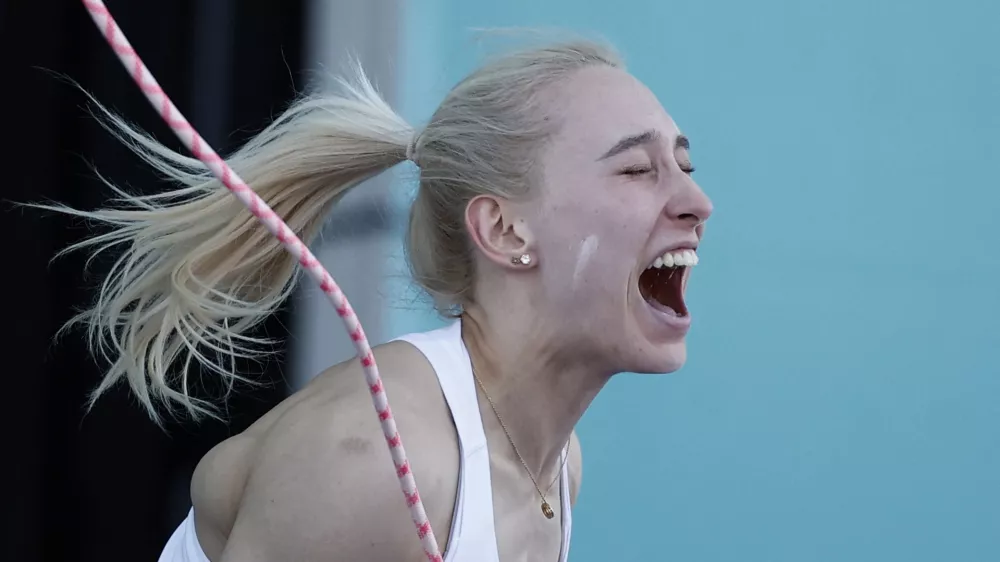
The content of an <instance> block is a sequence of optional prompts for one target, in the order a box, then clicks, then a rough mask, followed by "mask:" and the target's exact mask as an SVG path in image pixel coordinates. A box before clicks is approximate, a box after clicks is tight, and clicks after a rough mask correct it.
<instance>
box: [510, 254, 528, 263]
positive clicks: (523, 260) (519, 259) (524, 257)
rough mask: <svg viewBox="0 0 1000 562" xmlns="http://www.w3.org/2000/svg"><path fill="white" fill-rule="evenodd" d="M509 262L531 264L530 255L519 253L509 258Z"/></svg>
mask: <svg viewBox="0 0 1000 562" xmlns="http://www.w3.org/2000/svg"><path fill="white" fill-rule="evenodd" d="M510 263H512V264H514V265H531V255H529V254H521V255H520V256H518V257H516V258H511V260H510Z"/></svg>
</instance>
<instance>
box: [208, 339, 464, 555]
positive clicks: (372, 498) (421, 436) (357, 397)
mask: <svg viewBox="0 0 1000 562" xmlns="http://www.w3.org/2000/svg"><path fill="white" fill-rule="evenodd" d="M378 359H379V362H380V367H381V370H382V371H383V381H385V384H386V391H387V392H388V393H389V394H390V397H391V400H392V405H393V415H394V417H395V418H396V421H397V425H398V426H399V430H400V433H401V434H402V435H403V438H404V445H405V446H406V452H407V455H408V456H409V459H410V461H411V464H412V467H413V474H414V476H415V478H416V479H417V484H418V487H419V489H420V496H421V499H422V500H423V502H424V507H425V509H426V511H427V513H428V516H429V518H430V521H431V525H432V526H433V528H434V530H435V533H436V534H437V535H438V537H437V538H438V541H439V542H440V541H443V539H444V538H446V537H447V531H448V526H449V525H450V522H451V516H452V508H453V506H454V497H455V496H454V495H455V491H456V484H457V469H458V448H457V444H455V443H454V442H452V441H450V440H449V436H448V435H447V433H446V431H447V427H444V428H442V427H441V423H442V420H444V423H447V424H450V423H451V422H450V417H448V412H447V408H446V407H445V406H443V404H442V408H443V409H444V411H443V413H437V412H436V411H437V409H436V408H433V407H431V408H430V409H429V410H428V409H427V404H426V402H427V399H426V398H425V397H422V396H415V395H413V393H412V392H410V391H409V390H408V385H407V384H397V385H396V388H395V390H397V392H396V393H393V392H392V391H393V390H394V389H393V385H392V384H391V382H393V381H394V380H395V378H396V377H394V376H393V375H392V373H391V371H392V367H391V364H392V361H391V358H390V360H387V361H385V363H387V365H382V364H381V363H383V361H382V360H381V358H378ZM354 363H355V365H354V366H349V367H347V368H345V369H344V371H345V372H342V373H339V374H337V376H338V377H341V378H342V379H343V382H338V383H336V384H334V385H333V386H332V387H331V389H332V390H336V391H337V392H333V394H334V395H335V397H333V398H331V397H329V396H327V397H325V398H323V399H317V400H312V401H305V402H303V404H302V405H301V406H299V407H297V408H296V409H295V410H293V411H290V412H289V413H288V414H286V415H285V416H283V418H282V419H281V420H280V421H279V422H277V423H276V424H275V426H274V427H273V428H272V430H271V431H270V432H269V434H268V435H267V437H266V441H265V443H264V446H263V447H262V448H261V452H260V454H259V456H258V458H257V459H256V462H255V464H254V468H253V471H252V473H251V475H250V478H249V481H248V484H247V488H246V491H245V492H244V496H243V501H242V503H241V505H240V509H239V514H238V516H237V519H236V523H235V525H234V527H233V530H232V532H231V533H230V536H229V541H228V543H227V545H226V550H225V552H224V553H223V556H222V560H221V562H255V561H260V562H264V561H267V562H271V561H276V560H296V561H301V562H312V561H315V562H321V561H322V562H329V561H337V560H402V561H406V560H422V559H426V556H425V555H424V553H423V549H422V547H421V545H420V542H419V540H418V538H417V535H416V530H415V528H414V525H413V522H412V520H411V518H410V514H409V509H408V507H407V505H406V503H405V501H404V499H403V496H402V494H401V492H400V488H399V480H398V478H397V475H396V470H395V468H394V466H393V463H392V459H391V457H390V455H389V451H388V448H387V446H386V442H385V437H384V436H383V433H382V429H381V425H380V423H379V421H378V418H377V417H376V415H375V412H374V410H373V409H372V405H371V398H370V395H369V394H368V391H367V386H366V385H365V383H364V378H363V374H362V373H361V370H360V368H359V367H357V366H356V362H354ZM432 374H433V373H432ZM390 379H392V380H390ZM345 385H346V386H345ZM347 387H350V388H347ZM415 392H416V393H417V394H419V392H420V391H419V390H416V391H415ZM415 403H416V404H419V406H420V408H415V407H414V405H415ZM417 409H419V411H420V415H416V411H417ZM451 449H454V452H453V453H451V452H450V450H451ZM441 546H442V548H443V544H442V545H441Z"/></svg>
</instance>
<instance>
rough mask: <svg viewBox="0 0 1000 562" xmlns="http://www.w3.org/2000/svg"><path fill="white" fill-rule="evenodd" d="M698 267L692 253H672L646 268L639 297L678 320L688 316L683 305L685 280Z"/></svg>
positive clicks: (682, 251)
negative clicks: (689, 269)
mask: <svg viewBox="0 0 1000 562" xmlns="http://www.w3.org/2000/svg"><path fill="white" fill-rule="evenodd" d="M697 264H698V254H696V253H695V252H694V250H689V249H683V250H672V251H669V252H667V253H665V254H663V255H662V256H660V257H658V258H656V260H655V261H654V262H653V263H651V264H649V266H648V267H646V270H645V271H643V272H642V274H640V275H639V294H640V295H642V298H644V299H646V302H647V303H649V305H650V306H652V307H653V308H655V309H657V310H659V311H661V312H665V313H668V314H672V315H674V316H678V317H684V316H687V315H688V309H687V306H686V305H685V304H684V276H685V274H686V273H687V270H688V268H690V267H694V266H695V265H697Z"/></svg>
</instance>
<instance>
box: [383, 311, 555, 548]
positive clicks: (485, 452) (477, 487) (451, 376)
mask: <svg viewBox="0 0 1000 562" xmlns="http://www.w3.org/2000/svg"><path fill="white" fill-rule="evenodd" d="M398 339H399V340H402V341H406V342H409V343H410V344H411V345H413V346H414V347H416V348H417V349H419V350H420V352H421V353H423V354H424V357H426V358H427V361H429V362H430V364H431V366H432V367H433V368H434V372H435V373H437V377H438V382H439V383H440V384H441V390H442V391H443V392H444V397H445V400H446V401H447V402H448V408H449V409H450V410H451V417H452V419H454V420H455V429H456V430H457V432H458V446H459V451H460V456H461V461H460V466H459V475H458V496H457V497H456V499H455V515H454V517H453V519H452V522H451V534H450V535H449V537H448V549H447V551H446V552H445V553H444V562H499V561H500V555H499V554H498V551H497V537H496V529H495V527H494V525H493V486H492V484H491V479H490V452H489V449H488V448H487V446H486V432H485V431H484V430H483V418H482V415H481V414H480V412H479V397H478V394H477V392H476V382H475V378H474V377H473V375H472V361H471V359H470V358H469V352H468V349H466V347H465V342H463V341H462V324H461V321H456V322H454V323H452V324H451V325H450V326H446V327H444V328H441V329H438V330H434V331H432V332H425V333H418V334H409V335H406V336H402V337H400V338H398ZM403 431H404V432H405V429H404V430H403ZM404 438H405V433H404ZM567 454H568V451H567V450H565V449H563V458H561V459H560V460H564V458H565V455H567ZM567 464H568V463H563V465H562V466H563V468H562V475H561V476H560V478H559V479H560V483H559V497H560V502H559V503H560V504H561V505H562V546H561V547H560V549H559V562H566V559H567V557H568V556H569V539H570V533H571V530H572V526H573V517H572V511H571V509H570V491H569V472H568V468H567ZM417 470H419V469H417ZM417 485H418V486H419V485H420V482H419V480H418V482H417Z"/></svg>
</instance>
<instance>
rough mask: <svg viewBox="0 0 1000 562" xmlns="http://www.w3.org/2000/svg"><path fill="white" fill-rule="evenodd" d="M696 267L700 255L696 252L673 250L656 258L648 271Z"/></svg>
mask: <svg viewBox="0 0 1000 562" xmlns="http://www.w3.org/2000/svg"><path fill="white" fill-rule="evenodd" d="M696 265H698V254H696V253H694V250H673V251H670V252H667V253H665V254H663V255H662V256H660V257H658V258H656V260H655V261H654V262H653V263H651V264H649V267H647V268H646V269H649V268H651V267H655V268H661V267H694V266H696Z"/></svg>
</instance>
